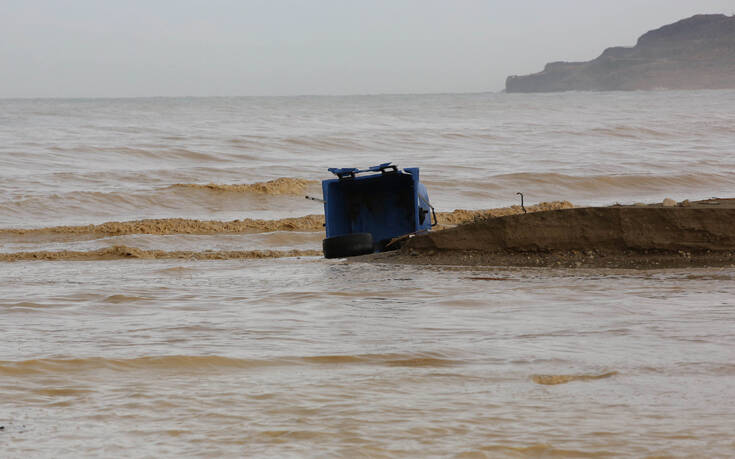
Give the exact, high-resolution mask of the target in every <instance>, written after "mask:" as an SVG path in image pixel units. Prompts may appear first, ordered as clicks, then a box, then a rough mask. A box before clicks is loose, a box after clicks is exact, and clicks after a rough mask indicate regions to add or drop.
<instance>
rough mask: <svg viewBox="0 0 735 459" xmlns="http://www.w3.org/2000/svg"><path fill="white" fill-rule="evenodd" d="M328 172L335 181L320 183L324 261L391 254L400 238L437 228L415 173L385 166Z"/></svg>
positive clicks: (432, 210) (427, 196)
mask: <svg viewBox="0 0 735 459" xmlns="http://www.w3.org/2000/svg"><path fill="white" fill-rule="evenodd" d="M329 172H331V173H333V174H334V175H336V176H337V178H335V179H329V180H324V181H322V192H323V195H324V217H325V225H324V226H325V227H326V233H327V238H326V239H324V241H323V248H324V257H325V258H343V257H351V256H355V255H364V254H368V253H373V252H382V251H384V250H391V249H393V248H397V244H396V241H397V240H398V238H400V237H401V236H405V235H410V234H413V233H417V232H420V231H428V230H430V229H431V227H432V226H434V225H435V224H436V214H435V213H434V208H433V207H432V206H431V204H430V203H429V195H428V193H427V191H426V187H425V186H424V185H423V184H422V183H421V182H419V169H418V168H417V167H410V168H406V169H403V170H400V169H398V167H397V166H395V165H392V164H391V163H383V164H380V165H378V166H373V167H370V168H368V169H362V170H361V169H357V168H341V169H338V168H331V169H329ZM432 220H433V222H432Z"/></svg>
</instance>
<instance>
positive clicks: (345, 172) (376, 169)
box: [327, 163, 391, 178]
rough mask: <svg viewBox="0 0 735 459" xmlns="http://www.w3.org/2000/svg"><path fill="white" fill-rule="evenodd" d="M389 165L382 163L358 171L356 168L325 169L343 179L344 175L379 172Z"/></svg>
mask: <svg viewBox="0 0 735 459" xmlns="http://www.w3.org/2000/svg"><path fill="white" fill-rule="evenodd" d="M390 165H391V163H382V164H378V165H377V166H372V167H368V168H367V169H358V168H357V167H330V168H329V169H327V170H328V171H329V172H331V173H332V174H334V175H336V176H337V177H340V178H341V177H344V176H345V175H355V174H359V173H361V172H380V171H382V170H383V169H385V168H386V167H390Z"/></svg>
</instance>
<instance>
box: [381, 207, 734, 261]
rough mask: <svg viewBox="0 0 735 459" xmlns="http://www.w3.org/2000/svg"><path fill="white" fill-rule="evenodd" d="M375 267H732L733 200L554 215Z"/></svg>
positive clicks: (484, 226)
mask: <svg viewBox="0 0 735 459" xmlns="http://www.w3.org/2000/svg"><path fill="white" fill-rule="evenodd" d="M372 259H373V260H378V261H388V262H397V263H411V264H449V265H488V266H564V267H623V268H667V267H686V266H730V265H735V199H714V200H709V201H700V202H693V203H690V202H688V201H685V202H683V203H679V204H678V205H676V206H671V207H664V206H662V205H650V206H612V207H587V208H574V209H561V210H552V211H547V212H536V213H529V214H520V215H508V216H503V217H491V218H483V219H477V220H475V221H474V222H471V223H467V224H464V225H460V226H457V227H455V228H450V229H446V230H441V231H435V232H431V233H428V234H425V235H420V236H416V237H414V238H412V239H409V240H408V241H407V242H406V243H405V244H404V246H403V247H402V248H401V250H400V251H398V252H395V253H387V254H378V255H375V256H372Z"/></svg>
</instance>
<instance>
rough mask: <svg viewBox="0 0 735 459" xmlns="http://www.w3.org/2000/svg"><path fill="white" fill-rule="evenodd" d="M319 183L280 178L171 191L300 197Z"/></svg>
mask: <svg viewBox="0 0 735 459" xmlns="http://www.w3.org/2000/svg"><path fill="white" fill-rule="evenodd" d="M316 183H318V182H317V181H315V180H306V179H300V178H291V177H280V178H277V179H275V180H269V181H267V182H256V183H249V184H247V183H246V184H232V185H221V184H216V183H208V184H205V185H202V184H197V183H176V184H174V185H171V186H170V187H168V188H170V189H176V188H193V189H197V190H209V191H218V192H233V193H258V194H270V195H282V194H286V195H300V194H304V193H305V192H306V187H307V186H308V185H312V184H316Z"/></svg>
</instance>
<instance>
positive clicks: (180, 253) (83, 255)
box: [0, 245, 322, 262]
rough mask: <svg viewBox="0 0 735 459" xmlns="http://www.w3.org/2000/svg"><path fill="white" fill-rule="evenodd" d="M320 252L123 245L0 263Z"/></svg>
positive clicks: (18, 256)
mask: <svg viewBox="0 0 735 459" xmlns="http://www.w3.org/2000/svg"><path fill="white" fill-rule="evenodd" d="M321 255H322V252H321V250H296V249H293V250H230V251H214V250H212V251H204V252H196V251H190V250H174V251H166V250H144V249H139V248H136V247H128V246H125V245H116V246H112V247H106V248H103V249H97V250H90V251H86V252H81V251H71V250H59V251H48V250H42V251H35V252H12V253H0V262H15V261H29V260H45V261H61V260H63V261H97V260H120V259H128V258H138V259H148V260H151V259H164V258H178V259H189V260H232V259H263V258H286V257H316V256H321Z"/></svg>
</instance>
